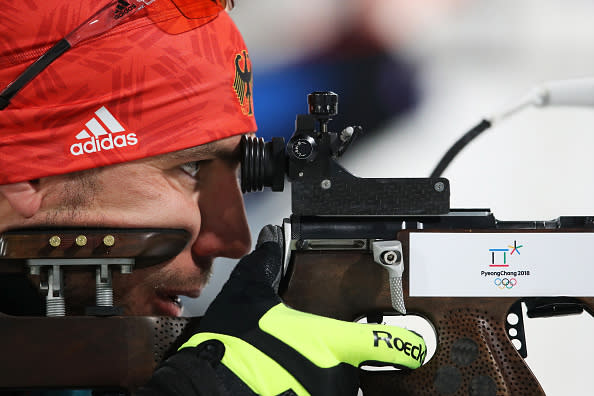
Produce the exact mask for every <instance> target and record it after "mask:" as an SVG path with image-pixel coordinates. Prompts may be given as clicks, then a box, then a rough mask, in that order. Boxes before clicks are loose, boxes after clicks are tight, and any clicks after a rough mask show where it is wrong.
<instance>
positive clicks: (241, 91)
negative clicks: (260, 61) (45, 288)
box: [233, 51, 254, 115]
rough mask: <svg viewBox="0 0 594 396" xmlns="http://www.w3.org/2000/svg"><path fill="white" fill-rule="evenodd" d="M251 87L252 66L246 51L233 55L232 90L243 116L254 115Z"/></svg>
mask: <svg viewBox="0 0 594 396" xmlns="http://www.w3.org/2000/svg"><path fill="white" fill-rule="evenodd" d="M242 64H243V67H242ZM252 85H253V80H252V64H251V62H250V58H249V56H248V54H247V51H242V53H241V54H237V55H235V80H234V81H233V89H234V90H235V93H236V94H237V99H239V104H240V106H241V111H242V112H243V114H245V115H252V114H253V113H254V110H253V99H252Z"/></svg>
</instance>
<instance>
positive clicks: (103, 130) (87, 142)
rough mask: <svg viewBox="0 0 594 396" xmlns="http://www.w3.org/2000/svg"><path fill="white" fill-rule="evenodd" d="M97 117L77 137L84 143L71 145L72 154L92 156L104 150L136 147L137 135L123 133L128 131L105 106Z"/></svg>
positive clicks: (98, 112)
mask: <svg viewBox="0 0 594 396" xmlns="http://www.w3.org/2000/svg"><path fill="white" fill-rule="evenodd" d="M95 115H96V116H97V117H93V118H91V119H90V120H89V121H87V122H86V123H85V126H86V128H85V129H83V130H82V131H80V132H79V133H78V134H77V135H76V139H77V140H84V142H78V143H74V144H73V145H71V146H70V154H72V155H77V156H78V155H83V154H85V153H87V154H91V153H96V152H99V151H102V150H112V149H114V148H120V147H127V146H134V145H136V144H137V143H138V138H137V137H136V134H135V133H128V134H127V135H126V134H123V133H122V132H126V129H125V128H124V127H123V126H122V124H120V123H119V121H118V120H116V118H115V117H114V116H113V115H112V114H111V113H110V112H109V111H108V110H107V109H106V108H105V106H102V107H101V108H100V109H99V110H97V111H96V112H95ZM108 131H109V132H108ZM89 132H90V134H89ZM116 134H117V135H116Z"/></svg>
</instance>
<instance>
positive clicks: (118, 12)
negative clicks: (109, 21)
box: [114, 0, 136, 19]
mask: <svg viewBox="0 0 594 396" xmlns="http://www.w3.org/2000/svg"><path fill="white" fill-rule="evenodd" d="M135 8H136V4H130V3H128V2H127V1H126V0H118V3H117V4H116V7H115V10H114V19H120V18H121V17H123V16H124V15H126V14H127V13H129V12H130V11H132V10H134V9H135Z"/></svg>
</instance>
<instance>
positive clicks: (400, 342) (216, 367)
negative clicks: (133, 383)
mask: <svg viewBox="0 0 594 396" xmlns="http://www.w3.org/2000/svg"><path fill="white" fill-rule="evenodd" d="M282 246H283V244H282V233H281V232H280V229H279V228H278V227H273V226H267V227H265V228H264V229H263V230H262V232H261V233H260V238H259V241H258V245H257V248H256V250H254V252H252V253H251V254H250V255H248V256H246V257H244V258H243V259H242V260H241V261H240V262H239V264H237V267H236V268H235V269H234V271H233V272H232V273H231V276H230V278H229V280H228V281H227V283H226V284H225V285H224V286H223V289H222V290H221V292H220V293H219V295H218V296H217V297H216V299H215V300H214V301H213V302H212V304H211V305H210V307H209V308H208V310H207V311H206V314H205V316H204V318H203V319H202V321H201V322H200V325H199V328H198V333H197V334H195V335H194V336H192V337H191V338H190V339H189V340H188V341H187V342H186V343H185V344H184V345H183V346H182V347H181V348H180V350H179V352H178V353H176V354H175V355H173V356H172V357H171V358H169V359H168V360H167V361H166V362H165V363H164V364H163V365H162V366H161V367H160V368H159V369H158V370H157V371H156V372H155V374H154V376H153V378H152V379H151V381H150V382H149V384H148V385H147V388H145V389H144V393H142V392H141V393H142V394H147V395H148V394H167V395H174V394H175V395H190V394H197V395H233V396H238V395H271V396H273V395H283V396H288V395H324V396H331V395H356V394H357V390H358V383H359V378H358V372H357V368H358V367H359V366H360V365H362V364H365V363H371V364H374V365H378V364H381V365H392V366H397V367H407V368H417V367H419V366H421V364H422V363H423V360H424V358H425V355H426V351H427V350H426V347H425V342H424V341H423V338H422V337H421V336H419V335H418V334H416V333H414V332H411V331H408V330H405V329H402V328H399V327H394V326H385V325H371V324H358V323H351V322H344V321H339V320H335V319H330V318H325V317H321V316H317V315H312V314H308V313H304V312H300V311H296V310H293V309H291V308H289V307H287V306H286V305H284V304H283V303H282V302H281V299H280V298H279V296H278V295H277V294H276V291H275V287H277V286H278V281H279V278H280V272H281V266H282V263H281V261H282V260H281V258H282ZM147 392H148V393H147Z"/></svg>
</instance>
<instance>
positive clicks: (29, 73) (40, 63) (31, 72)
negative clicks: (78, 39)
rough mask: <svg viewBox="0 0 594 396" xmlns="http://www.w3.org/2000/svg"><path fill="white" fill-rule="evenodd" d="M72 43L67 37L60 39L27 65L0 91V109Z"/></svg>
mask: <svg viewBox="0 0 594 396" xmlns="http://www.w3.org/2000/svg"><path fill="white" fill-rule="evenodd" d="M69 48H70V43H69V42H68V41H67V40H66V39H62V40H60V41H58V42H57V43H56V44H55V45H54V46H53V47H52V48H50V49H49V51H47V52H46V53H45V54H43V55H41V57H40V58H39V59H37V60H36V61H35V63H33V64H32V65H31V66H29V67H27V69H25V71H24V72H23V73H22V74H21V75H20V76H18V78H17V79H16V80H14V81H13V82H12V83H10V84H9V85H8V86H7V87H6V88H5V89H4V91H2V92H1V93H0V110H4V108H5V107H6V106H8V104H9V103H10V99H12V97H13V96H14V95H15V94H16V93H17V92H19V91H20V90H21V89H22V88H23V87H24V86H25V85H27V83H28V82H29V81H31V80H32V79H33V78H35V77H36V76H37V75H38V74H39V73H41V72H42V71H43V70H44V69H45V68H46V67H48V66H49V65H50V64H51V63H52V62H53V61H55V60H56V59H57V58H58V57H59V56H60V55H62V54H63V53H64V52H66V51H68V49H69Z"/></svg>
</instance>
